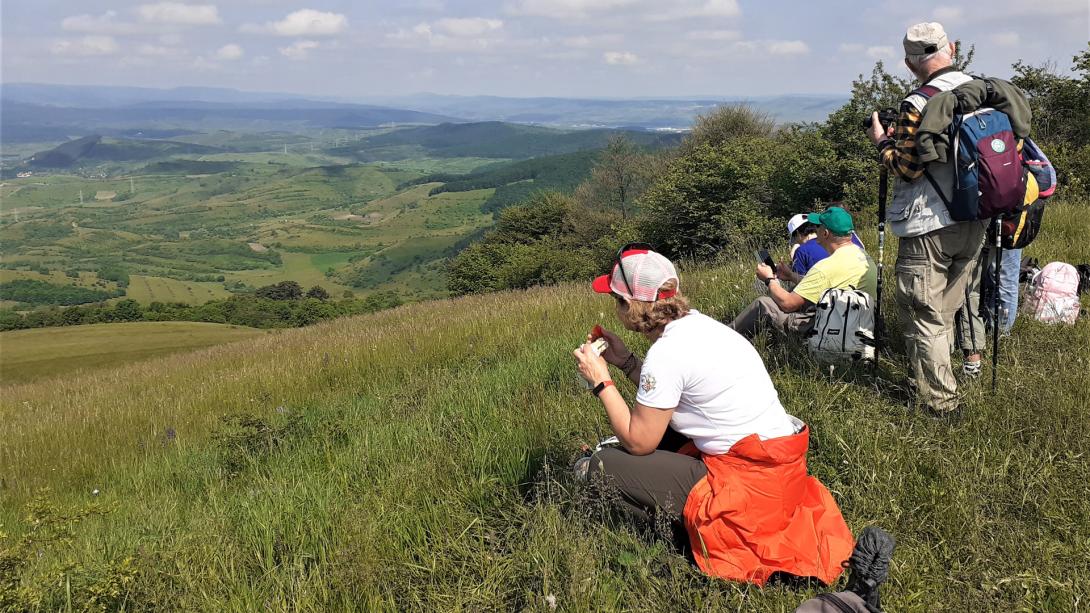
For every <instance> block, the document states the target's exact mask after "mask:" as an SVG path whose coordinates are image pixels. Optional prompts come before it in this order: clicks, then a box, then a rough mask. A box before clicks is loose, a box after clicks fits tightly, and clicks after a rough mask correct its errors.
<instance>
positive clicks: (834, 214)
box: [806, 206, 855, 236]
mask: <svg viewBox="0 0 1090 613" xmlns="http://www.w3.org/2000/svg"><path fill="white" fill-rule="evenodd" d="M806 221H809V222H810V223H812V224H817V225H819V226H822V227H824V228H825V229H826V230H828V231H830V232H832V233H833V234H835V235H837V236H848V235H849V234H851V233H852V230H854V229H855V224H854V223H852V216H851V214H850V213H848V212H847V211H845V210H844V209H842V208H840V207H838V206H831V207H829V208H827V209H825V212H823V213H810V214H809V215H807V216H806Z"/></svg>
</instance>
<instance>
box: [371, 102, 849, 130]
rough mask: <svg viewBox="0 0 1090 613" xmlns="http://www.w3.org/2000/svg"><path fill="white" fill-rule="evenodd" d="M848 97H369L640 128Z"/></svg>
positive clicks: (815, 108)
mask: <svg viewBox="0 0 1090 613" xmlns="http://www.w3.org/2000/svg"><path fill="white" fill-rule="evenodd" d="M847 101H848V97H847V96H828V95H784V96H766V97H755V98H693V99H687V98H679V99H669V98H663V99H640V98H636V99H623V100H605V99H594V98H503V97H496V96H443V95H436V94H418V95H412V96H388V97H374V98H369V99H368V102H371V103H374V104H382V105H388V106H394V107H397V108H405V109H413V110H417V111H424V112H428V113H437V114H440V115H451V116H454V117H461V118H463V119H466V120H472V121H493V120H498V121H508V122H515V123H533V124H542V125H550V126H557V127H564V128H588V127H609V128H621V127H639V128H645V129H659V130H662V129H674V130H684V129H688V127H689V126H690V125H691V124H692V122H693V120H694V119H695V118H696V116H697V115H700V114H702V113H706V112H708V111H710V110H712V109H714V108H715V107H717V106H722V105H733V104H746V105H749V106H752V107H754V108H756V109H759V110H762V111H765V112H767V113H769V114H770V115H772V116H773V117H775V118H776V120H777V121H778V122H781V123H793V122H810V121H823V120H824V119H825V118H826V117H828V116H829V113H831V112H833V111H835V110H836V109H838V108H840V106H842V105H843V104H844V103H845V102H847Z"/></svg>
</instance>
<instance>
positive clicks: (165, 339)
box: [0, 321, 265, 385]
mask: <svg viewBox="0 0 1090 613" xmlns="http://www.w3.org/2000/svg"><path fill="white" fill-rule="evenodd" d="M260 334H265V331H263V330H255V329H253V328H241V327H238V326H225V325H221V324H206V323H194V322H150V321H149V322H135V323H117V324H95V325H90V326H70V327H64V328H42V329H38V330H18V331H15V332H2V333H0V346H2V347H3V351H2V352H0V380H2V381H3V384H4V385H13V384H16V383H25V382H27V381H34V380H37V379H48V378H50V377H55V376H59V375H66V376H71V375H72V374H73V373H76V372H79V371H94V370H100V369H103V368H113V367H117V366H120V365H122V364H128V363H130V362H137V361H140V360H147V359H149V358H154V357H160V356H164V355H169V354H172V353H178V352H181V351H187V350H192V349H200V348H204V347H211V346H212V345H220V344H222V343H229V342H232V341H238V340H242V339H246V338H253V337H254V336H257V335H260Z"/></svg>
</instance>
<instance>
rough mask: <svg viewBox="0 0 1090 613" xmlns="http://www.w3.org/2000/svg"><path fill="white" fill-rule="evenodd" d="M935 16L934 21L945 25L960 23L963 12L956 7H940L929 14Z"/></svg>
mask: <svg viewBox="0 0 1090 613" xmlns="http://www.w3.org/2000/svg"><path fill="white" fill-rule="evenodd" d="M931 14H932V15H934V16H935V19H938V20H939V21H943V22H946V23H957V22H959V21H961V17H962V15H963V11H962V10H961V9H960V8H959V7H956V6H940V7H938V8H936V9H935V10H934V11H932V13H931Z"/></svg>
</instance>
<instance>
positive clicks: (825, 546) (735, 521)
mask: <svg viewBox="0 0 1090 613" xmlns="http://www.w3.org/2000/svg"><path fill="white" fill-rule="evenodd" d="M809 440H810V430H809V427H804V428H803V429H802V431H801V432H799V433H798V434H793V435H791V436H783V437H779V438H775V439H769V440H765V441H762V440H761V439H760V438H759V437H758V436H757V435H755V434H751V435H749V436H747V437H746V438H744V439H742V440H740V441H738V442H737V443H735V444H734V446H733V447H731V449H730V451H729V452H727V453H725V454H723V455H705V456H703V460H704V463H705V464H706V465H707V467H708V474H707V476H706V477H705V478H704V479H702V480H701V481H700V482H699V483H697V484H696V486H694V487H693V489H692V491H690V492H689V496H688V498H687V499H686V502H685V525H686V528H687V530H688V532H689V540H690V541H691V543H692V548H693V556H694V557H695V558H696V563H697V565H698V566H699V567H700V569H701V570H703V571H704V572H705V573H707V574H709V575H712V576H715V577H721V578H723V579H729V580H733V581H747V582H751V583H755V584H757V585H763V584H764V583H765V582H766V581H768V579H769V577H770V576H771V575H772V574H773V573H776V572H785V573H789V574H792V575H796V576H799V577H816V578H818V579H820V580H821V581H823V582H825V583H826V584H830V583H832V582H833V581H835V580H836V578H837V577H838V576H839V575H840V572H841V570H842V566H841V563H842V562H843V561H845V560H847V559H848V557H849V556H850V555H851V552H852V547H853V544H854V539H853V538H852V533H851V530H849V529H848V526H847V524H845V523H844V518H843V516H842V515H841V514H840V509H839V508H838V507H837V504H836V501H835V500H833V497H832V495H831V494H830V493H829V490H827V489H826V488H825V486H824V485H822V484H821V482H820V481H818V480H817V479H816V478H814V477H811V476H809V475H808V474H807V472H806V451H807V449H808V448H809Z"/></svg>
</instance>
